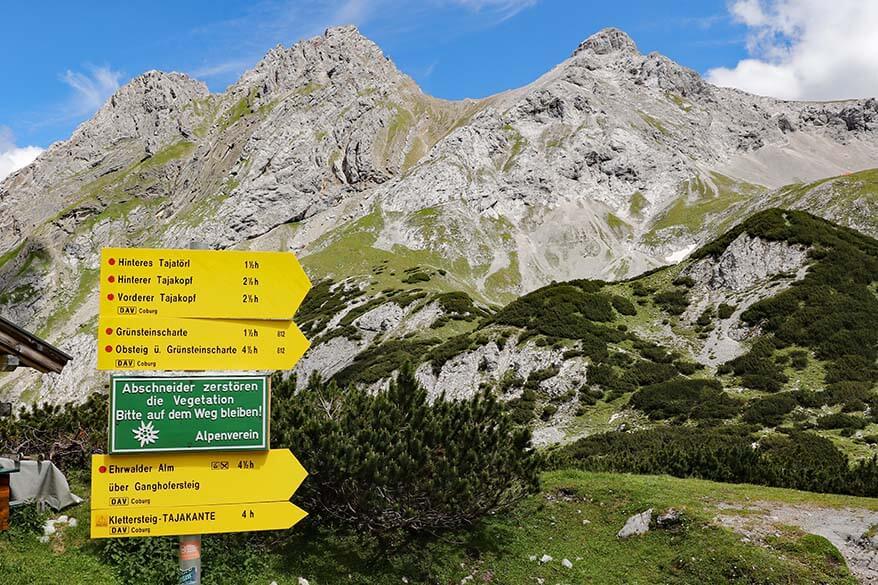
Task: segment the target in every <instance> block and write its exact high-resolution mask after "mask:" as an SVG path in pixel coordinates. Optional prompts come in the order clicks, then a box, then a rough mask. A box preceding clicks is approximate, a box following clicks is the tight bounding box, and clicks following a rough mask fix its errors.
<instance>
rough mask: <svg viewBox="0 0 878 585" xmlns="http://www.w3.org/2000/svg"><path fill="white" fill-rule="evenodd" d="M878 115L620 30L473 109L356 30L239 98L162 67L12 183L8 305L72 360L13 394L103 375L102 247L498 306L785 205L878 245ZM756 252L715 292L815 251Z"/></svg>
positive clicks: (64, 394)
mask: <svg viewBox="0 0 878 585" xmlns="http://www.w3.org/2000/svg"><path fill="white" fill-rule="evenodd" d="M876 116H878V105H876V101H875V100H874V99H873V100H849V101H842V102H833V103H798V102H785V101H780V100H774V99H771V98H765V97H759V96H753V95H748V94H745V93H743V92H740V91H736V90H732V89H727V88H718V87H713V86H711V85H709V84H707V83H706V82H704V81H703V80H702V79H701V78H700V77H699V76H698V75H697V74H696V73H695V72H693V71H691V70H689V69H687V68H685V67H682V66H680V65H679V64H677V63H674V62H673V61H671V60H670V59H667V58H666V57H663V56H661V55H658V54H649V55H641V54H640V53H639V51H638V50H637V47H636V45H635V43H634V41H633V40H631V38H630V37H628V35H626V34H625V33H624V32H622V31H619V30H617V29H606V30H603V31H600V32H598V33H597V34H595V35H592V36H591V37H589V38H587V39H586V40H585V41H584V42H583V43H582V44H580V46H579V47H578V48H577V49H576V50H575V51H574V52H573V54H572V55H571V56H570V58H568V59H567V60H565V61H564V62H562V63H560V64H558V65H557V66H556V67H554V68H552V69H551V70H550V71H548V72H547V73H545V74H544V75H543V76H541V77H540V78H539V79H536V80H535V81H533V82H532V83H530V84H528V85H526V86H524V87H521V88H517V89H512V90H509V91H505V92H502V93H499V94H497V95H493V96H489V97H486V98H483V99H478V100H461V101H446V100H441V99H436V98H433V97H431V96H428V95H426V94H424V93H423V92H422V91H421V90H420V88H418V86H417V85H416V84H415V82H414V81H413V80H412V79H411V78H409V77H408V76H406V75H405V74H403V73H401V72H400V71H399V70H398V69H397V68H396V67H395V66H394V64H393V62H392V61H391V60H390V59H388V58H387V57H386V56H385V55H384V54H383V53H382V51H381V49H380V48H379V47H377V46H376V45H375V44H374V43H373V42H371V41H370V40H368V39H367V38H365V37H364V36H362V35H361V34H360V33H359V31H357V29H356V28H354V27H349V26H348V27H337V28H332V29H329V30H327V31H326V32H325V33H323V34H321V35H319V36H316V37H314V38H311V39H307V40H303V41H301V42H299V43H296V44H295V45H293V46H291V47H281V46H278V47H276V48H274V49H272V50H271V51H269V52H268V53H267V54H266V55H265V57H264V58H263V59H262V60H261V61H260V62H259V63H257V64H256V65H255V66H254V67H253V68H252V69H251V70H250V71H247V72H246V73H245V74H243V75H242V77H241V78H240V79H239V80H238V81H237V82H236V83H235V84H234V85H232V86H231V87H229V88H228V90H227V91H225V92H223V93H214V94H212V93H210V92H209V91H208V89H207V88H206V86H205V85H204V84H203V83H201V82H199V81H196V80H193V79H191V78H189V77H187V76H186V75H183V74H179V73H162V72H157V71H150V72H147V73H145V74H143V75H141V76H139V77H137V78H135V79H134V80H132V81H131V82H129V83H128V84H127V85H125V86H124V87H122V88H121V89H119V90H118V91H117V92H116V94H115V95H113V96H112V97H111V98H110V100H109V101H108V102H107V103H106V104H105V105H104V106H103V107H102V108H101V109H100V110H99V111H98V112H97V114H95V116H94V117H93V118H92V119H91V120H89V121H87V122H85V123H83V124H82V125H81V126H80V127H79V128H77V130H76V131H75V132H74V133H73V135H72V136H71V137H70V138H69V139H68V140H66V141H63V142H59V143H56V144H54V145H52V146H51V147H50V148H49V149H48V150H47V151H46V152H45V153H43V154H42V155H41V156H40V157H38V158H37V160H36V161H34V163H32V164H31V165H29V166H28V167H26V168H24V169H21V170H19V171H18V172H17V173H14V174H12V175H11V176H9V177H7V178H6V179H5V180H4V181H2V182H0V293H2V294H0V311H2V312H3V314H4V316H7V315H8V316H9V317H10V318H12V319H13V320H15V321H17V322H18V323H19V324H21V325H22V326H24V327H26V328H28V329H31V330H34V331H37V332H39V333H41V334H43V335H45V336H46V337H47V338H48V339H49V340H50V341H52V342H53V343H56V344H57V345H59V346H60V347H61V348H62V349H65V350H67V351H69V352H72V353H73V354H74V355H75V359H74V360H73V362H71V364H70V365H68V369H66V370H65V373H64V375H63V376H53V375H49V376H36V375H34V374H31V373H27V372H24V371H22V372H16V373H13V374H10V375H7V376H5V377H4V378H3V379H2V380H0V396H5V397H11V398H13V399H16V400H17V399H18V398H19V397H20V396H21V395H22V394H25V395H27V396H31V397H37V398H39V399H47V400H52V401H55V402H61V401H64V400H67V399H80V398H82V397H83V396H85V395H86V394H88V392H90V391H92V390H94V389H98V388H102V387H103V383H102V381H101V380H102V376H98V375H97V374H96V373H95V369H94V368H95V352H94V351H93V347H92V346H93V341H92V340H93V335H94V329H95V316H96V310H97V303H96V290H97V285H98V282H97V274H98V272H97V270H98V258H99V254H100V249H101V247H102V246H144V247H186V246H187V245H188V244H189V242H190V241H192V240H198V241H202V242H205V243H207V244H208V245H209V246H211V247H213V248H220V249H222V248H252V249H271V250H291V251H294V252H296V253H297V255H298V256H299V257H300V258H303V262H304V264H305V266H306V269H307V270H308V271H309V273H310V275H311V276H312V278H313V279H314V280H316V279H319V278H322V277H332V278H333V279H335V280H336V281H341V280H344V279H347V278H349V277H350V278H355V279H356V278H359V279H361V280H363V279H366V278H371V277H372V276H371V275H372V274H373V273H372V269H373V268H374V266H373V265H371V264H370V262H372V259H373V258H385V259H386V258H388V257H394V258H400V259H403V260H404V261H405V262H408V263H410V264H416V263H420V262H424V263H428V264H430V265H431V266H433V267H434V268H436V269H441V270H442V271H443V272H444V274H445V276H444V277H443V278H444V279H445V280H444V281H443V285H442V286H443V287H445V288H443V290H457V289H466V290H469V291H471V292H473V294H475V295H476V296H478V297H480V298H482V299H484V300H485V302H492V303H498V304H501V303H503V302H506V301H508V300H510V299H512V298H515V297H516V296H517V295H520V294H522V293H524V292H527V291H530V290H533V289H535V288H537V287H539V286H542V285H545V284H546V283H548V282H550V281H552V280H555V281H562V280H567V279H573V278H605V279H618V278H624V277H629V276H633V275H635V274H639V273H641V272H643V271H646V270H649V269H652V268H655V267H657V266H660V265H663V264H666V263H668V262H670V261H673V260H674V259H678V258H679V257H681V256H680V253H681V251H683V252H685V251H686V250H689V249H693V247H694V246H697V245H698V244H700V243H703V242H705V241H707V240H709V239H710V238H712V237H714V236H716V235H717V234H718V233H719V232H721V231H725V230H726V229H727V228H728V227H729V226H730V225H732V224H733V223H734V222H735V221H737V220H739V219H741V218H743V217H745V216H747V215H749V214H750V213H752V212H754V211H756V210H758V209H762V208H764V207H768V206H777V205H783V206H788V207H798V208H802V209H806V210H809V211H813V212H815V213H818V214H825V215H832V219H833V220H835V221H839V222H841V223H844V224H845V225H851V226H854V227H857V228H858V229H862V230H863V231H865V232H866V233H870V234H872V235H875V234H878V224H876V221H875V217H876V213H875V209H876V203H875V198H874V195H873V193H874V191H873V190H871V187H870V185H871V181H872V178H871V176H870V175H868V174H863V173H861V172H860V171H864V170H865V169H871V168H876V167H878V139H876V138H878V127H876V124H878V123H876ZM832 176H838V178H837V179H835V180H833V181H831V182H826V181H823V180H824V179H826V178H827V177H832ZM818 180H819V181H820V182H819V183H815V184H813V185H808V184H806V183H808V182H809V181H818ZM845 181H846V182H845ZM791 183H795V184H797V185H796V186H795V188H785V187H784V185H788V184H791ZM800 183H801V185H798V184H800ZM842 183H844V185H846V186H844V187H842ZM856 189H859V191H856V193H855V195H852V196H851V195H850V193H851V192H852V190H856ZM842 192H843V193H845V195H843V196H842V195H840V193H842ZM745 244H746V245H745ZM741 245H742V246H743V247H742V248H741V249H738V248H735V255H734V256H733V257H731V256H730V257H729V258H727V260H726V261H725V263H723V264H721V265H719V266H712V267H710V278H711V279H713V280H715V282H716V283H717V284H716V286H725V285H729V286H747V283H748V282H749V280H748V279H751V278H755V277H758V276H759V275H761V274H763V273H767V272H769V271H771V270H775V269H776V268H781V269H785V267H786V266H787V264H790V265H792V264H795V261H796V258H798V257H794V253H793V252H790V251H780V252H782V254H786V255H787V256H789V258H787V259H786V260H779V262H780V265H779V266H775V265H774V264H771V262H774V261H773V260H771V261H768V260H765V259H764V258H762V256H766V255H767V256H771V255H773V254H775V253H776V252H778V251H777V250H775V249H774V248H772V247H768V248H765V247H759V246H763V244H758V243H753V242H750V243H749V244H748V243H742V244H741ZM747 246H751V247H749V248H748V247H747ZM683 255H685V254H683ZM785 257H786V256H785ZM415 259H416V260H415ZM403 260H400V262H401V263H402V262H403ZM751 264H752V265H751ZM704 269H705V270H707V267H705V268H704ZM705 274H706V273H705ZM440 314H441V310H439V309H437V308H436V307H435V306H434V307H432V308H431V309H430V310H429V311H428V310H426V309H425V308H422V310H418V311H416V312H412V311H411V309H406V310H405V311H403V314H400V311H398V310H396V309H393V308H392V307H387V308H383V309H380V310H376V311H375V312H374V313H372V314H370V315H368V316H366V315H364V316H363V317H361V322H360V325H362V326H363V328H362V329H358V331H359V332H360V334H361V339H360V340H348V339H344V340H341V339H340V338H335V339H339V341H335V340H328V341H327V344H328V345H327V347H325V348H320V347H315V348H312V350H311V353H310V354H309V358H306V361H305V362H303V363H304V364H308V365H307V367H305V366H303V368H304V369H303V374H304V373H310V372H312V371H321V372H323V373H329V372H333V371H338V370H339V369H341V368H343V367H345V366H346V365H348V364H350V363H351V361H352V360H353V359H354V358H355V356H356V354H357V353H358V352H360V351H362V350H363V349H365V348H366V347H367V346H368V345H369V344H370V343H372V341H373V340H374V339H383V338H385V336H388V335H390V336H400V337H401V336H403V335H408V334H412V333H417V332H418V331H420V330H422V329H424V328H425V327H426V328H428V327H429V326H430V325H431V323H432V322H433V321H434V320H435V318H438V317H439V315H440ZM316 333H317V332H314V334H316ZM379 336H380V337H379ZM330 343H331V345H329V344H330ZM483 347H484V346H483ZM504 351H506V350H504ZM509 351H511V350H509ZM522 351H523V352H531V350H527V349H523V350H522ZM481 353H482V355H479V356H478V357H477V358H475V357H474V358H462V359H461V361H459V362H458V361H454V360H452V361H450V362H449V363H448V364H447V365H446V366H445V367H444V368H443V369H442V370H441V371H440V372H439V373H438V374H433V373H432V372H421V374H423V379H424V381H425V383H426V382H430V383H431V384H432V385H431V386H430V387H431V388H433V387H434V386H435V383H436V382H435V380H431V379H430V376H433V377H434V378H436V379H437V380H438V379H440V378H441V380H442V382H441V383H442V384H443V385H444V384H448V385H449V386H448V393H449V395H455V396H463V395H467V394H468V393H470V392H472V391H474V390H475V388H476V386H477V382H473V381H472V379H471V378H468V376H471V374H472V370H473V368H475V369H476V370H478V368H479V366H480V365H481V362H482V358H484V359H485V360H488V362H491V360H494V359H495V358H496V359H497V360H500V361H501V362H502V360H504V359H507V357H509V358H510V359H511V356H505V355H504V352H503V351H499V349H498V351H497V352H496V355H495V353H494V352H493V351H492V350H489V349H487V348H485V349H484V350H483V351H482V352H481ZM312 355H313V357H311V356H312ZM540 355H541V354H539V353H532V355H531V356H530V357H527V358H525V357H523V356H522V358H521V359H519V360H518V362H517V363H520V364H522V367H523V368H524V367H525V365H526V364H530V363H531V362H536V361H540V360H541V359H542V358H541V357H539V356H540ZM309 359H310V361H309ZM516 359H517V358H516ZM473 360H476V361H473ZM498 367H499V368H500V369H499V370H498V371H502V370H503V369H504V368H505V366H502V367H501V366H498ZM527 367H530V366H529V365H528V366H527ZM543 367H544V366H543ZM428 374H429V375H428ZM568 374H569V375H570V376H571V377H573V376H578V375H579V373H573V372H567V371H566V370H565V371H563V372H562V374H561V375H560V377H561V379H563V377H564V376H566V375H568ZM479 376H480V378H481V379H484V378H485V377H486V376H485V375H484V372H482V373H480V374H479ZM304 378H305V376H304V375H302V376H300V377H299V379H300V380H302V379H304ZM549 390H551V388H547V391H549ZM552 391H554V390H552ZM431 392H434V390H431Z"/></svg>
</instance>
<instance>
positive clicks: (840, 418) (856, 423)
mask: <svg viewBox="0 0 878 585" xmlns="http://www.w3.org/2000/svg"><path fill="white" fill-rule="evenodd" d="M867 424H868V423H867V421H866V419H864V418H863V417H861V416H853V415H850V414H842V413H837V414H827V415H824V416H821V417H819V418H818V419H817V427H818V428H821V429H854V430H857V429H864V428H866V425H867Z"/></svg>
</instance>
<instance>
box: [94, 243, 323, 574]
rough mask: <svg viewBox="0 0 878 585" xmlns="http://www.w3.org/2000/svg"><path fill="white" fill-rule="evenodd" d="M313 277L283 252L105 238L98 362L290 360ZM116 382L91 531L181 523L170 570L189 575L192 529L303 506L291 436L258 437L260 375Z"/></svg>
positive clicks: (297, 351)
mask: <svg viewBox="0 0 878 585" xmlns="http://www.w3.org/2000/svg"><path fill="white" fill-rule="evenodd" d="M192 248H197V246H196V245H194V244H193V246H192ZM310 288H311V282H310V281H309V280H308V277H307V275H306V274H305V272H304V271H303V270H302V267H301V265H300V264H299V262H298V260H296V257H295V256H294V255H293V254H291V253H289V252H255V251H238V250H222V251H215V250H205V249H187V250H176V249H175V250H170V249H169V250H165V249H147V248H104V249H103V250H102V251H101V270H100V300H99V303H98V313H99V319H98V336H97V337H98V369H99V370H116V371H120V372H129V371H134V370H147V371H161V370H182V371H204V370H213V371H238V372H240V371H247V370H262V371H265V370H287V369H290V368H292V367H293V366H294V365H295V364H296V362H298V361H299V359H300V358H301V357H302V355H303V354H304V353H305V351H307V349H308V347H309V345H310V343H309V341H308V340H307V339H306V338H305V336H304V335H303V334H302V332H301V331H299V328H298V327H297V326H296V324H295V323H293V320H292V319H293V315H294V314H295V312H296V309H298V308H299V305H301V304H302V301H303V300H304V299H305V295H307V294H308V291H309V290H310ZM111 386H112V389H111V404H110V408H111V413H110V414H111V416H110V427H111V428H110V433H109V434H110V445H109V447H110V451H111V452H112V453H114V454H112V455H94V456H92V493H91V497H92V514H91V537H92V538H122V537H145V536H177V535H179V536H180V555H179V558H180V571H179V573H178V583H180V584H181V585H183V584H185V585H198V584H199V583H200V582H201V537H200V535H201V534H216V533H225V532H245V531H255V530H283V529H287V528H290V527H291V526H293V525H294V524H295V523H296V522H298V521H299V520H301V519H302V518H304V517H305V516H306V515H307V512H305V511H304V510H302V509H300V508H298V507H297V506H295V505H293V504H292V503H290V501H289V500H290V498H291V497H292V495H293V493H294V492H295V491H296V489H297V488H298V487H299V485H301V483H302V482H303V481H304V480H305V477H306V476H307V475H308V472H307V471H305V469H304V467H302V464H301V463H299V461H298V460H297V459H296V458H295V457H294V456H293V454H292V453H291V452H290V451H289V450H288V449H272V450H267V449H268V446H269V444H270V441H269V436H268V434H269V429H270V426H269V424H268V421H269V416H270V414H269V413H270V407H269V404H268V403H269V402H270V389H269V385H268V381H267V378H266V377H265V376H262V377H260V376H242V375H240V374H238V375H236V376H215V375H211V376H206V375H203V376H173V377H168V376H165V377H161V378H156V377H137V376H127V375H121V376H113V377H112V378H111ZM120 453H124V454H120Z"/></svg>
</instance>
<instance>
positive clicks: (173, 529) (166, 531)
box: [91, 486, 308, 538]
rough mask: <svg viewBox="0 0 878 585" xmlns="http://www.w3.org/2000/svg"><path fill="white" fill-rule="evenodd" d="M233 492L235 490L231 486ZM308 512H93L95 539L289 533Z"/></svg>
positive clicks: (225, 507)
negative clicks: (268, 532) (230, 533)
mask: <svg viewBox="0 0 878 585" xmlns="http://www.w3.org/2000/svg"><path fill="white" fill-rule="evenodd" d="M229 489H234V488H233V487H231V486H230V487H229ZM307 515H308V513H307V512H305V511H304V510H302V509H301V508H299V507H298V506H295V505H293V504H292V503H290V502H257V503H253V504H218V505H206V506H179V507H172V506H171V507H156V508H119V509H113V510H107V509H92V511H91V537H92V538H123V537H132V536H134V537H137V536H176V535H179V534H216V533H221V532H251V531H255V530H286V529H287V528H290V527H292V526H293V525H294V524H295V523H296V522H298V521H299V520H301V519H302V518H304V517H305V516H307Z"/></svg>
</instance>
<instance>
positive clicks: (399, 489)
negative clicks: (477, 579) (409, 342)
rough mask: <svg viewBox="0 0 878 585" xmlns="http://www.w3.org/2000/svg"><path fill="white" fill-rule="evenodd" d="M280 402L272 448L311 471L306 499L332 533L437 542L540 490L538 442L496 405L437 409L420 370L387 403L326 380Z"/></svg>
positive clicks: (468, 403)
mask: <svg viewBox="0 0 878 585" xmlns="http://www.w3.org/2000/svg"><path fill="white" fill-rule="evenodd" d="M272 402H273V405H272V431H273V432H272V445H273V446H274V447H292V448H294V449H295V450H296V454H297V456H298V457H299V459H300V460H301V462H302V464H303V465H304V466H305V468H306V469H308V471H309V472H310V476H309V478H308V480H307V481H306V482H305V483H304V484H303V486H302V488H300V490H299V491H298V492H297V493H296V499H297V501H298V502H299V503H300V505H301V507H302V508H304V509H306V510H308V511H309V513H311V514H312V516H314V517H316V521H317V522H319V523H321V524H322V525H338V526H341V527H345V528H350V529H353V530H357V531H361V532H364V533H368V534H375V535H380V536H382V537H394V535H397V534H399V533H400V532H401V531H403V532H420V533H430V534H435V533H438V532H441V531H444V530H450V529H456V528H461V527H463V526H467V525H470V524H471V523H473V522H475V521H477V520H478V519H480V518H482V517H483V516H485V515H486V514H491V513H494V512H497V511H499V510H502V509H505V508H507V507H509V506H510V505H512V504H514V503H515V502H517V501H518V500H519V499H521V498H523V497H525V496H526V495H528V494H530V493H532V492H534V491H535V490H536V489H537V488H538V479H537V469H538V465H539V461H538V458H537V455H536V453H535V452H534V451H533V450H532V449H531V448H530V433H529V431H527V430H526V429H523V428H521V427H517V426H515V425H514V424H513V422H512V420H511V419H510V417H509V416H507V415H506V413H505V410H504V408H503V406H502V405H501V404H500V403H499V402H498V401H497V400H496V399H494V398H492V397H491V396H490V395H489V394H486V393H483V394H481V395H479V396H477V397H476V398H473V399H471V400H455V401H447V400H444V399H441V398H440V399H438V400H436V401H435V402H433V403H432V404H431V403H430V402H428V400H427V392H426V390H424V389H423V388H422V387H421V386H420V385H419V384H418V383H417V382H416V381H415V378H414V374H413V371H412V369H411V367H410V366H406V367H403V368H402V369H401V370H400V373H399V375H398V377H397V380H396V381H394V382H392V383H391V384H390V388H389V389H388V390H387V391H383V392H378V393H377V394H369V393H367V392H366V391H363V390H360V389H358V388H356V387H347V388H339V387H338V386H336V385H335V384H334V383H329V384H323V383H321V382H320V381H319V380H318V379H316V378H314V379H312V380H311V382H310V383H309V385H308V388H307V389H306V390H304V391H302V392H298V393H297V392H296V391H295V384H293V383H291V382H289V381H280V380H279V379H277V380H276V383H275V384H274V396H273V400H272Z"/></svg>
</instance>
